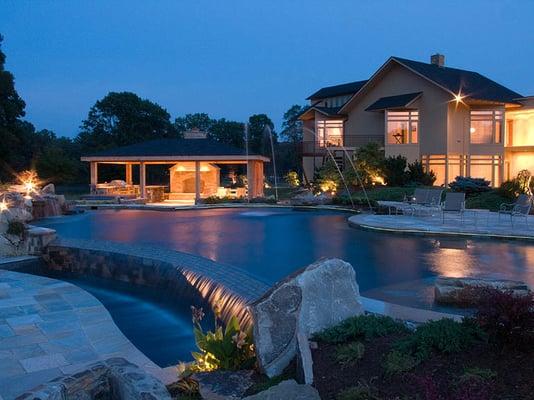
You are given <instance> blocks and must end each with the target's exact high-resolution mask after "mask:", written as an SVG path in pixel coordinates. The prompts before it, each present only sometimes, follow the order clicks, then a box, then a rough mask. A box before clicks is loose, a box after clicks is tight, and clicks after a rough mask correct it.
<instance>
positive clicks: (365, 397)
mask: <svg viewBox="0 0 534 400" xmlns="http://www.w3.org/2000/svg"><path fill="white" fill-rule="evenodd" d="M375 392H376V390H375V389H374V387H373V386H372V385H371V384H369V383H366V382H363V381H360V382H358V384H357V385H356V386H352V387H349V388H347V389H344V390H342V391H341V392H339V393H338V395H337V396H336V400H382V398H381V397H380V396H378V395H377V394H376V393H375Z"/></svg>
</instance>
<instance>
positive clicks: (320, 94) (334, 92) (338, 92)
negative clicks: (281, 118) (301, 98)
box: [306, 81, 367, 100]
mask: <svg viewBox="0 0 534 400" xmlns="http://www.w3.org/2000/svg"><path fill="white" fill-rule="evenodd" d="M366 82H367V81H356V82H349V83H343V84H341V85H335V86H327V87H324V88H322V89H319V90H318V91H317V92H315V93H314V94H312V95H311V96H309V97H308V98H307V99H306V100H310V99H325V98H327V97H336V96H343V95H345V94H354V93H356V92H357V91H358V90H360V88H361V87H362V86H363V85H365V83H366Z"/></svg>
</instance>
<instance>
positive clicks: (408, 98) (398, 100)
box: [365, 92, 423, 111]
mask: <svg viewBox="0 0 534 400" xmlns="http://www.w3.org/2000/svg"><path fill="white" fill-rule="evenodd" d="M422 94H423V92H416V93H406V94H400V95H397V96H387V97H381V98H379V99H378V100H377V101H375V102H374V103H373V104H371V105H370V106H369V107H367V108H366V109H365V111H380V110H388V109H395V108H408V107H409V106H410V104H411V103H413V102H414V101H415V100H417V99H418V98H419V97H420V96H421V95H422Z"/></svg>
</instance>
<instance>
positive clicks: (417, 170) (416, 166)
mask: <svg viewBox="0 0 534 400" xmlns="http://www.w3.org/2000/svg"><path fill="white" fill-rule="evenodd" d="M407 179H408V182H410V183H411V184H414V185H423V186H432V185H433V184H434V182H435V181H436V174H435V173H434V171H432V170H430V171H428V172H427V171H425V169H424V168H423V163H422V162H420V161H414V162H413V163H412V164H408V178H407Z"/></svg>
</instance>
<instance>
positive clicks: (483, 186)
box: [449, 176, 491, 196]
mask: <svg viewBox="0 0 534 400" xmlns="http://www.w3.org/2000/svg"><path fill="white" fill-rule="evenodd" d="M449 187H450V188H451V190H452V191H453V192H463V193H465V194H466V195H467V196H469V195H473V194H476V193H481V192H488V191H490V190H491V187H490V182H489V181H487V180H485V179H484V178H471V177H466V176H457V177H456V178H454V182H451V183H450V184H449Z"/></svg>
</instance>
